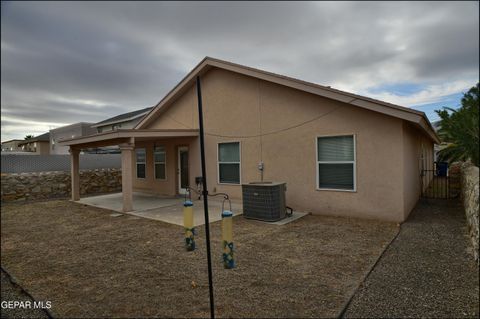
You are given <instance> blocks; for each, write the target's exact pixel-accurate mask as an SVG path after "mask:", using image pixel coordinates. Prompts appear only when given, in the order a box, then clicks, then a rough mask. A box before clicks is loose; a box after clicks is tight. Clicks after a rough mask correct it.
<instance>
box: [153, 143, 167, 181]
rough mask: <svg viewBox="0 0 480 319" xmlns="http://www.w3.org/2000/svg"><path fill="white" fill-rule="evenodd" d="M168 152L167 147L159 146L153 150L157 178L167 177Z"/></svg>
mask: <svg viewBox="0 0 480 319" xmlns="http://www.w3.org/2000/svg"><path fill="white" fill-rule="evenodd" d="M166 158H167V156H166V152H165V147H163V146H157V147H155V150H154V152H153V161H154V166H155V179H166V176H167V175H166V164H167V160H166Z"/></svg>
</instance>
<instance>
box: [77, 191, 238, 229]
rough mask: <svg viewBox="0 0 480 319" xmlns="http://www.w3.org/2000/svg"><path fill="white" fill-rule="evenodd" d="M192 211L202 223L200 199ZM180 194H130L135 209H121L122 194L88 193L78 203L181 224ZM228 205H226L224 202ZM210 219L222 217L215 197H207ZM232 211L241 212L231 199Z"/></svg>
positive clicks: (203, 219) (200, 223)
mask: <svg viewBox="0 0 480 319" xmlns="http://www.w3.org/2000/svg"><path fill="white" fill-rule="evenodd" d="M192 201H193V211H194V214H195V216H194V225H195V226H200V225H204V224H205V217H204V210H203V200H195V199H194V200H192ZM183 202H184V198H183V197H162V196H158V195H152V194H146V193H139V192H135V193H133V208H134V211H131V212H128V213H123V212H122V193H115V194H108V195H100V196H91V197H85V198H81V199H80V200H79V201H78V203H81V204H85V205H90V206H95V207H100V208H106V209H110V210H113V211H117V212H119V213H122V214H128V215H133V216H138V217H143V218H148V219H153V220H159V221H162V222H165V223H169V224H174V225H180V226H183ZM226 205H227V204H226ZM208 208H209V221H210V223H212V222H216V221H219V220H221V219H222V216H221V214H222V212H221V211H222V201H219V200H218V199H213V198H212V199H209V201H208ZM232 212H233V215H234V216H237V215H241V214H242V205H241V204H239V203H235V202H232Z"/></svg>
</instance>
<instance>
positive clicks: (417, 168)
mask: <svg viewBox="0 0 480 319" xmlns="http://www.w3.org/2000/svg"><path fill="white" fill-rule="evenodd" d="M422 145H423V146H422ZM422 147H423V149H424V152H425V164H426V167H425V169H428V170H432V169H433V161H434V159H433V156H434V152H433V142H432V141H431V140H430V139H428V138H427V137H426V136H425V135H424V134H422V132H421V131H420V130H419V129H417V128H415V127H414V126H413V125H411V124H409V123H406V122H404V123H403V171H404V175H403V188H404V190H403V194H404V219H406V218H407V217H408V215H409V214H410V212H411V211H412V209H413V208H414V207H415V204H416V203H417V201H418V198H419V197H420V195H421V188H422V181H421V178H422V177H421V176H420V174H421V170H422V168H421V165H422V164H421V157H422ZM432 176H433V175H432ZM432 176H430V175H427V176H425V177H424V182H427V179H428V178H430V179H431V178H432ZM424 184H425V185H424V188H425V187H426V186H427V183H424Z"/></svg>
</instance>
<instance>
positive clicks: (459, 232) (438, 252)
mask: <svg viewBox="0 0 480 319" xmlns="http://www.w3.org/2000/svg"><path fill="white" fill-rule="evenodd" d="M471 249H472V248H471V245H470V242H469V239H468V237H467V228H466V221H465V217H464V212H463V208H462V206H461V204H460V203H459V202H457V201H445V200H422V201H420V202H419V204H418V205H417V207H416V208H415V210H414V211H413V212H412V215H411V216H410V218H409V219H408V220H407V222H405V223H404V224H402V226H401V230H400V234H399V235H398V237H397V239H396V240H395V241H394V242H393V243H392V244H391V245H390V246H389V248H388V249H387V250H386V251H385V253H384V255H383V256H382V258H381V259H380V260H379V262H378V264H377V265H376V267H375V268H374V270H373V271H372V273H371V274H370V275H369V276H368V278H367V280H366V281H365V282H364V284H363V285H362V287H361V288H360V289H359V290H358V291H357V293H356V294H355V296H354V298H353V299H352V302H351V304H350V306H349V307H348V309H347V311H346V313H345V317H369V318H372V317H382V318H384V317H393V318H399V317H423V318H425V317H427V318H428V317H430V318H432V317H433V318H440V317H443V318H459V317H469V318H470V317H477V318H478V317H479V281H478V280H479V278H478V266H477V264H476V262H475V261H474V260H473V255H472V251H471Z"/></svg>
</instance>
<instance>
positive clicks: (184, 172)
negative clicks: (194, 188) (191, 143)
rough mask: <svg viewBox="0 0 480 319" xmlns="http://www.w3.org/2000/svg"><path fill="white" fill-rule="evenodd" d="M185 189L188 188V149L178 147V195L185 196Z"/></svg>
mask: <svg viewBox="0 0 480 319" xmlns="http://www.w3.org/2000/svg"><path fill="white" fill-rule="evenodd" d="M187 187H189V175H188V147H187V146H180V147H179V148H178V193H179V194H182V195H183V194H185V193H186V192H187Z"/></svg>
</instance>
